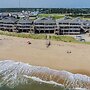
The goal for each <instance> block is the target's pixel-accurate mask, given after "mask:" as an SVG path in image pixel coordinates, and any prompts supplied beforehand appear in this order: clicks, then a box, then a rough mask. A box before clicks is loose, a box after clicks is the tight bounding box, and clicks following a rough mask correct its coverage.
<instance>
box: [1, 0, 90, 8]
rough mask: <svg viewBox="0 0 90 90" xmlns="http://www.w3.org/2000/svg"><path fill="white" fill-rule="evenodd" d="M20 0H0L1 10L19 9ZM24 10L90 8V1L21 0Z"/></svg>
mask: <svg viewBox="0 0 90 90" xmlns="http://www.w3.org/2000/svg"><path fill="white" fill-rule="evenodd" d="M17 7H19V0H0V8H17ZM20 7H23V8H90V0H20Z"/></svg>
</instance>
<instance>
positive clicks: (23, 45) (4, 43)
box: [0, 36, 90, 76]
mask: <svg viewBox="0 0 90 90" xmlns="http://www.w3.org/2000/svg"><path fill="white" fill-rule="evenodd" d="M28 41H30V42H31V43H32V44H30V45H28V44H27V42H28ZM67 51H71V53H67ZM7 59H9V60H14V61H21V62H25V63H30V64H31V65H39V66H46V67H50V68H52V69H58V70H67V71H70V72H73V73H81V74H87V75H89V76H90V45H85V44H73V43H66V42H60V41H51V46H50V47H49V48H46V40H34V39H27V38H17V37H9V36H0V60H7Z"/></svg>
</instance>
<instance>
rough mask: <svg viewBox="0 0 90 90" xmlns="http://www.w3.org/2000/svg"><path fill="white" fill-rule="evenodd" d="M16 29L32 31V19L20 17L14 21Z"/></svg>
mask: <svg viewBox="0 0 90 90" xmlns="http://www.w3.org/2000/svg"><path fill="white" fill-rule="evenodd" d="M16 29H17V31H18V32H30V33H33V31H34V25H33V21H32V20H30V19H28V18H21V19H19V20H18V21H17V22H16Z"/></svg>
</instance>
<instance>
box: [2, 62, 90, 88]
mask: <svg viewBox="0 0 90 90" xmlns="http://www.w3.org/2000/svg"><path fill="white" fill-rule="evenodd" d="M30 79H33V80H35V81H38V82H43V83H49V84H55V85H62V86H65V87H66V88H71V89H75V88H76V89H75V90H80V89H81V88H83V89H84V88H86V89H88V90H90V77H88V76H86V75H81V74H72V73H70V72H67V71H59V70H53V69H50V68H47V67H40V66H32V65H29V64H25V63H22V62H14V61H11V60H5V61H0V86H1V87H2V86H3V85H6V86H8V87H10V88H13V87H15V86H18V85H19V84H27V83H28V82H29V80H30ZM60 80H61V81H62V80H63V82H62V83H60ZM83 89H82V90H83Z"/></svg>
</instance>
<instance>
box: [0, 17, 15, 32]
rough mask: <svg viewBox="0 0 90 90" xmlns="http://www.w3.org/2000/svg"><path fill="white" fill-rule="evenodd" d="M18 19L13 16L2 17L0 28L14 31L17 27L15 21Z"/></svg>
mask: <svg viewBox="0 0 90 90" xmlns="http://www.w3.org/2000/svg"><path fill="white" fill-rule="evenodd" d="M16 21H17V19H15V18H13V17H5V18H2V19H0V30H4V31H11V32H12V31H14V30H15V29H16V27H15V23H16Z"/></svg>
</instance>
